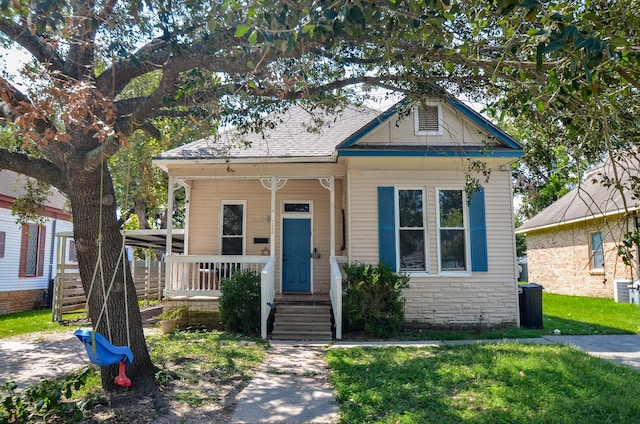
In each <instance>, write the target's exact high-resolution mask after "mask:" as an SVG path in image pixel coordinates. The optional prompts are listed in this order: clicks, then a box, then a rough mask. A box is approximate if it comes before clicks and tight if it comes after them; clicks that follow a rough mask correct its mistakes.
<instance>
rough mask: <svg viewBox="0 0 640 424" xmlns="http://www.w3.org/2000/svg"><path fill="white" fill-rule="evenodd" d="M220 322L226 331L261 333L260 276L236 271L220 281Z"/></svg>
mask: <svg viewBox="0 0 640 424" xmlns="http://www.w3.org/2000/svg"><path fill="white" fill-rule="evenodd" d="M220 291H221V292H222V294H221V296H220V320H221V321H222V325H223V326H224V329H225V330H226V331H232V332H236V333H242V334H256V333H258V332H260V274H258V273H256V272H254V271H250V270H244V271H236V272H234V273H233V274H232V275H231V277H230V278H225V279H223V280H222V281H220Z"/></svg>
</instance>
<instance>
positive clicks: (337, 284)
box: [329, 256, 347, 340]
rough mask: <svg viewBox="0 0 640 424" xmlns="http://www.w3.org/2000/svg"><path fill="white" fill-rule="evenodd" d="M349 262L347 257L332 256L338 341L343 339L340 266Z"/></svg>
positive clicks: (332, 303)
mask: <svg viewBox="0 0 640 424" xmlns="http://www.w3.org/2000/svg"><path fill="white" fill-rule="evenodd" d="M346 262H347V258H346V256H331V257H330V258H329V266H330V267H331V288H330V289H329V296H330V297H331V306H332V307H333V319H334V320H335V323H336V340H341V339H342V269H341V268H340V265H339V264H343V263H346Z"/></svg>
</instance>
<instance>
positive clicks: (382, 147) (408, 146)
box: [338, 99, 522, 157]
mask: <svg viewBox="0 0 640 424" xmlns="http://www.w3.org/2000/svg"><path fill="white" fill-rule="evenodd" d="M427 106H428V107H430V108H433V107H436V108H437V110H438V119H439V122H438V123H436V126H439V130H438V131H418V128H417V122H416V121H415V120H414V118H416V117H417V112H418V108H417V107H413V106H412V105H411V104H409V103H408V102H406V101H403V102H400V103H398V104H396V105H395V106H393V107H392V108H390V109H388V110H387V111H385V112H383V113H382V114H381V115H379V116H378V117H377V118H376V119H374V120H372V121H371V122H369V123H368V124H367V125H366V126H364V127H363V128H361V129H360V130H359V131H358V132H356V133H355V134H354V135H352V136H351V137H349V138H348V139H347V140H345V141H344V142H343V143H341V144H340V145H339V146H338V154H339V155H340V156H384V155H387V156H452V155H453V156H505V157H519V156H521V155H522V147H521V146H520V145H519V144H518V142H517V141H516V140H515V139H514V138H513V137H511V136H510V135H508V134H507V133H505V132H504V131H502V130H501V129H500V128H498V127H497V126H495V125H494V124H492V123H491V122H490V121H488V120H487V119H486V118H484V117H483V116H482V115H480V114H479V113H477V112H476V111H474V110H473V109H471V108H469V107H468V106H466V105H465V104H463V103H461V102H460V101H458V100H455V99H447V100H444V101H431V102H427ZM414 109H415V110H414ZM414 115H415V116H414Z"/></svg>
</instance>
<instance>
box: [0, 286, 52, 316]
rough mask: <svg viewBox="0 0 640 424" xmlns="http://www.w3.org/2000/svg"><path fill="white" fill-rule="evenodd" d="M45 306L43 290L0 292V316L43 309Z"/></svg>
mask: <svg viewBox="0 0 640 424" xmlns="http://www.w3.org/2000/svg"><path fill="white" fill-rule="evenodd" d="M46 305H47V301H46V290H44V289H37V290H16V291H3V292H0V315H6V314H13V313H16V312H26V311H32V310H34V309H43V308H44V307H46Z"/></svg>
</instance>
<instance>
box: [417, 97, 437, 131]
mask: <svg viewBox="0 0 640 424" xmlns="http://www.w3.org/2000/svg"><path fill="white" fill-rule="evenodd" d="M421 106H423V109H422V110H424V107H435V108H436V109H437V111H438V130H437V131H433V130H421V129H420V110H421V109H420V107H421ZM413 126H414V131H415V134H416V135H443V133H444V131H443V128H442V107H441V105H440V103H438V102H426V103H424V104H421V105H417V106H414V107H413Z"/></svg>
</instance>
